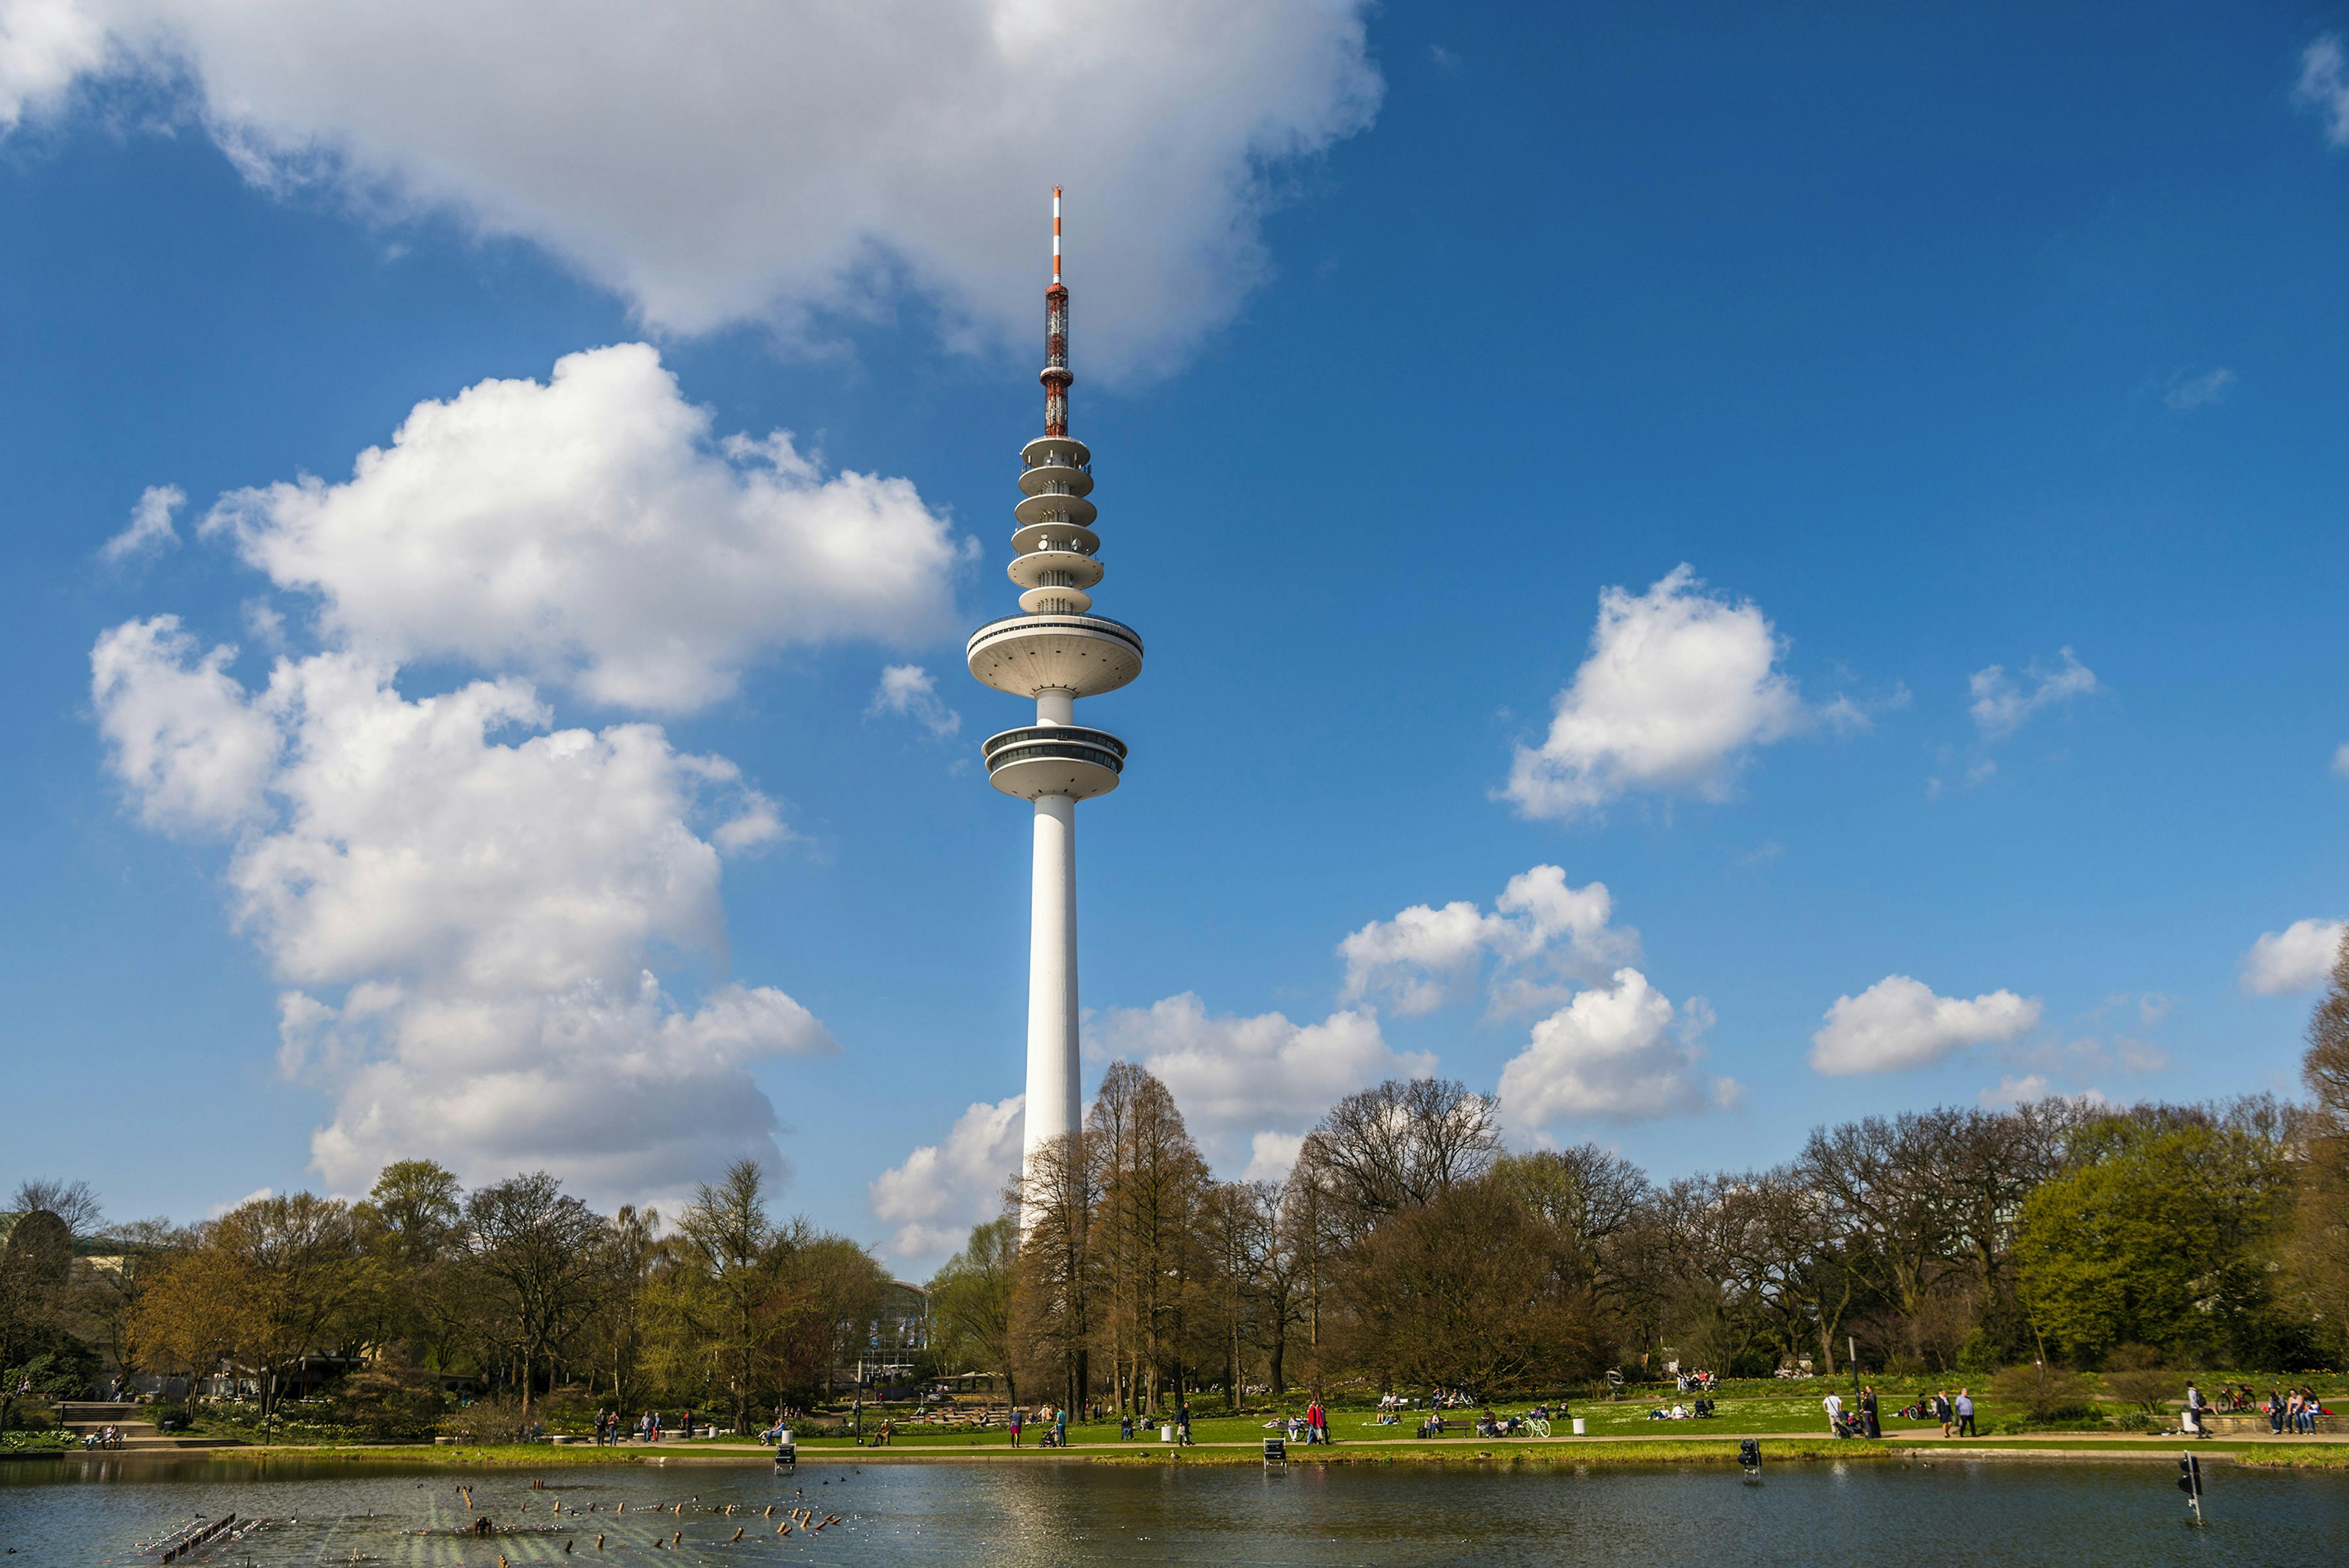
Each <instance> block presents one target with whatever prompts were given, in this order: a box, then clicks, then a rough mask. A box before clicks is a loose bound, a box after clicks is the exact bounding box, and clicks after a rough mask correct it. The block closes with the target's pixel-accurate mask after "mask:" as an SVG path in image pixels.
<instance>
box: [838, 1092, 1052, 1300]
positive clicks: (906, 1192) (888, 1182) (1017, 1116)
mask: <svg viewBox="0 0 2349 1568" xmlns="http://www.w3.org/2000/svg"><path fill="white" fill-rule="evenodd" d="M1027 1100H1028V1096H1025V1095H1014V1096H1011V1097H1010V1098H1009V1099H1008V1100H998V1101H997V1102H996V1103H995V1104H993V1105H988V1104H985V1103H984V1102H982V1103H980V1104H978V1105H974V1106H971V1107H970V1108H969V1109H968V1110H966V1111H964V1112H963V1114H962V1115H961V1116H957V1117H956V1118H955V1125H954V1127H953V1128H952V1129H951V1130H950V1131H949V1132H948V1133H947V1136H946V1139H945V1141H944V1142H942V1143H934V1144H924V1145H922V1146H921V1147H918V1148H916V1149H915V1150H914V1152H913V1153H912V1154H910V1155H907V1156H906V1157H905V1160H904V1162H903V1163H901V1164H898V1165H895V1166H892V1167H890V1168H888V1169H887V1170H885V1171H883V1172H882V1173H881V1175H880V1176H879V1177H877V1178H875V1179H874V1181H873V1184H872V1185H871V1187H869V1188H868V1189H866V1197H867V1199H868V1200H869V1201H870V1202H871V1204H872V1206H873V1212H874V1214H875V1215H876V1216H878V1217H879V1218H880V1219H881V1220H882V1221H883V1222H884V1223H885V1224H889V1225H894V1226H895V1227H896V1230H895V1231H894V1232H893V1233H892V1234H891V1236H890V1238H889V1240H888V1241H887V1243H886V1244H885V1245H886V1248H887V1251H889V1253H890V1255H891V1256H892V1257H894V1258H895V1259H896V1260H897V1261H898V1262H900V1263H905V1264H916V1263H925V1262H926V1263H936V1262H937V1261H938V1260H939V1259H941V1258H943V1257H944V1256H945V1255H946V1254H947V1253H949V1252H952V1251H955V1250H956V1249H957V1248H958V1247H960V1246H961V1245H962V1244H963V1241H965V1240H966V1239H967V1238H968V1236H969V1234H970V1230H971V1227H972V1226H974V1225H977V1224H979V1223H980V1222H982V1221H984V1220H992V1219H993V1218H995V1216H996V1215H997V1214H998V1213H999V1212H1000V1211H1001V1210H1002V1207H1003V1202H1002V1195H1003V1189H1005V1188H1006V1187H1009V1185H1011V1183H1012V1182H1013V1181H1014V1180H1015V1179H1017V1178H1018V1177H1019V1157H1020V1138H1021V1137H1022V1129H1023V1127H1024V1125H1025V1121H1026V1117H1025V1110H1026V1106H1027Z"/></svg>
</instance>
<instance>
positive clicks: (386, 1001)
mask: <svg viewBox="0 0 2349 1568" xmlns="http://www.w3.org/2000/svg"><path fill="white" fill-rule="evenodd" d="M230 657H231V654H230V650H228V649H209V650H206V649H202V648H200V647H199V646H198V645H197V644H196V643H195V642H194V640H193V639H190V638H189V637H187V636H186V635H185V634H184V633H182V632H181V631H180V630H179V628H177V626H176V624H175V623H173V622H172V621H171V619H170V618H158V619H155V620H150V621H133V622H129V623H128V624H126V625H123V626H120V627H118V628H115V629H114V630H112V631H109V632H108V633H107V634H106V635H105V636H104V637H102V638H100V639H99V640H98V646H97V648H96V649H95V650H94V652H93V654H92V659H91V662H92V672H93V673H92V696H93V700H94V702H95V704H96V707H97V711H98V722H99V725H100V728H101V731H102V732H103V733H104V734H105V736H106V738H107V740H108V742H109V765H110V766H111V768H112V770H113V772H114V773H115V774H116V776H117V777H118V778H119V780H120V781H121V782H122V784H124V785H125V786H126V788H127V790H128V792H129V795H130V797H131V799H132V801H133V802H134V803H135V804H136V805H137V806H138V809H139V810H140V814H141V815H142V816H144V817H145V818H146V819H147V820H148V821H150V823H153V824H154V825H155V826H159V827H162V828H164V829H166V830H171V831H179V832H194V833H202V832H206V831H211V832H233V833H234V835H235V838H234V849H233V855H232V857H231V860H230V866H229V877H228V879H229V884H230V886H231V888H233V893H234V898H235V905H236V915H237V919H238V922H239V924H240V925H241V926H242V927H243V929H245V930H247V931H248V932H249V933H250V934H251V935H252V936H253V938H254V940H255V941H256V942H257V943H258V944H259V945H260V947H261V949H262V950H263V952H264V954H265V955H266V956H267V958H268V960H269V961H270V964H271V966H272V968H273V969H274V971H275V972H276V973H277V975H278V976H279V978H280V979H281V980H283V981H285V982H286V983H287V984H288V986H289V987H290V989H289V990H288V991H287V992H285V994H284V995H283V996H282V997H281V998H280V1005H279V1014H280V1022H281V1048H280V1054H279V1061H280V1064H281V1066H282V1067H283V1068H284V1070H285V1072H286V1073H287V1075H289V1076H293V1077H296V1078H302V1079H305V1080H310V1081H316V1082H319V1083H322V1084H323V1085H326V1086H327V1087H328V1088H329V1089H330V1090H331V1092H333V1093H334V1094H335V1096H336V1114H335V1118H334V1120H333V1122H332V1124H331V1125H329V1126H327V1127H323V1128H321V1129H320V1130H319V1131H318V1132H317V1133H316V1136H315V1137H314V1139H313V1143H312V1154H313V1158H314V1160H315V1163H316V1167H317V1168H318V1170H319V1172H320V1174H321V1175H322V1176H324V1177H325V1178H326V1181H327V1182H328V1184H329V1185H330V1186H331V1187H333V1188H335V1189H340V1190H344V1191H350V1190H356V1189H362V1188H364V1187H365V1186H366V1185H367V1182H368V1181H369V1180H370V1179H372V1177H373V1176H374V1174H375V1172H376V1170H377V1169H378V1168H379V1167H380V1166H381V1165H382V1164H383V1163H384V1162H385V1161H386V1160H388V1159H394V1158H409V1157H417V1156H425V1157H430V1158H438V1159H440V1160H442V1161H444V1162H445V1163H447V1164H449V1165H450V1167H452V1168H455V1169H456V1170H457V1171H458V1172H459V1173H460V1175H461V1176H464V1177H467V1178H469V1179H480V1178H485V1177H495V1176H501V1175H508V1174H511V1173H512V1171H513V1170H515V1169H516V1168H529V1167H533V1166H544V1167H546V1168H550V1169H552V1170H554V1171H556V1172H557V1173H558V1174H561V1175H563V1176H564V1177H566V1178H567V1179H572V1180H574V1181H576V1182H578V1183H579V1184H581V1185H582V1186H583V1187H584V1188H585V1189H587V1190H588V1191H590V1192H592V1193H595V1194H596V1195H599V1196H603V1197H619V1198H645V1197H652V1196H659V1195H664V1194H674V1193H676V1192H678V1191H681V1190H683V1189H686V1188H688V1186H689V1185H690V1184H691V1182H692V1181H694V1180H695V1179H700V1178H705V1177H707V1176H708V1175H709V1173H710V1171H711V1169H712V1168H713V1167H714V1166H716V1165H721V1164H723V1163H724V1161H725V1160H726V1159H727V1158H732V1157H734V1156H736V1155H739V1154H743V1153H750V1154H753V1155H756V1156H758V1157H760V1158H762V1159H765V1160H767V1161H770V1162H771V1161H772V1160H773V1159H774V1158H775V1148H774V1143H773V1134H774V1127H775V1117H774V1111H773V1108H772V1107H771V1105H770V1104H769V1103H768V1101H767V1098H766V1096H764V1095H763V1094H762V1093H761V1091H760V1090H759V1088H758V1086H757V1085H755V1084H754V1083H753V1082H752V1081H751V1079H750V1072H749V1069H750V1064H753V1063H754V1062H757V1061H759V1060H761V1059H763V1058H767V1057H771V1056H776V1055H780V1054H796V1053H806V1052H814V1051H823V1050H827V1049H830V1047H831V1041H830V1039H829V1037H828V1036H827V1035H826V1033H824V1030H823V1026H822V1025H821V1024H819V1023H817V1022H816V1021H815V1020H814V1019H813V1018H812V1016H810V1015H809V1013H808V1012H807V1011H806V1009H804V1008H802V1006H801V1005H800V1004H799V1003H798V1002H794V1001H792V999H791V998H790V997H788V996H786V995H784V994H783V993H782V992H779V991H775V990H771V989H768V988H763V987H761V988H756V989H752V988H748V987H744V986H741V985H738V984H722V985H719V986H718V987H716V988H715V989H713V990H712V991H711V992H709V994H708V995H707V996H706V997H705V998H704V999H703V1000H702V1001H701V1002H700V1004H699V1005H698V1006H696V1007H690V1008H688V1007H685V1006H681V1005H679V1004H678V1003H677V1002H673V1001H672V1000H671V999H670V998H669V997H668V996H667V994H666V993H665V992H664V991H663V990H662V987H661V985H660V982H659V981H658V980H657V978H656V977H655V975H654V974H653V973H652V971H651V969H650V967H649V966H650V965H651V964H652V963H653V962H654V961H655V959H656V956H657V955H658V954H660V953H663V952H668V951H674V950H699V951H703V952H708V953H711V954H713V955H715V956H718V957H720V958H722V956H723V946H724V920H723V915H722V912H721V910H720V908H719V898H718V887H719V867H720V858H719V849H718V847H717V846H715V845H713V844H712V843H711V842H710V841H709V840H708V839H705V838H703V837H702V836H700V833H699V832H698V831H697V824H702V823H707V824H709V825H710V828H709V830H710V832H711V834H712V836H713V837H715V838H717V839H718V840H719V842H722V843H728V844H731V845H733V846H737V847H740V848H750V847H753V846H755V845H756V844H757V843H759V842H760V841H761V840H762V839H764V838H768V837H771V836H774V834H775V833H776V832H777V831H780V829H779V826H778V825H777V824H776V821H775V816H774V813H773V811H772V808H771V806H770V805H769V804H768V803H767V802H766V801H764V800H763V799H762V798H761V797H760V796H759V795H758V794H757V793H756V792H755V791H752V790H750V789H748V788H747V787H745V786H744V784H742V782H741V780H740V777H739V775H738V774H737V772H736V770H735V768H734V767H733V765H732V764H731V763H727V762H725V761H724V760H723V759H720V758H715V757H702V756H694V755H689V754H687V753H679V752H678V751H676V750H674V749H673V748H672V747H671V746H670V745H669V743H668V742H667V737H666V736H664V735H663V734H662V732H660V731H659V730H658V729H657V728H654V727H652V726H650V725H643V724H623V725H616V726H614V727H612V728H609V729H606V730H604V731H602V732H588V731H585V730H550V729H548V724H549V720H550V716H549V714H548V713H547V711H546V710H545V709H544V708H543V706H542V705H541V703H540V702H539V701H538V699H537V697H536V694H535V693H534V692H533V691H532V689H531V688H530V687H529V686H527V685H526V684H524V683H523V682H521V681H519V680H511V679H509V680H496V681H487V680H484V681H476V682H474V683H472V684H471V685H468V686H465V687H463V688H461V689H460V690H458V691H453V692H450V693H448V694H446V695H443V696H439V697H431V698H426V699H421V700H418V701H410V700H409V699H407V698H405V697H403V696H401V695H400V694H399V692H398V691H397V690H395V688H394V687H393V685H392V672H391V670H389V669H388V667H387V666H385V665H382V664H379V663H376V662H373V661H370V660H369V659H366V658H364V657H362V656H360V655H357V654H355V653H350V652H345V651H330V652H326V653H321V654H317V655H315V656H313V657H310V658H308V659H290V658H289V659H280V660H279V661H278V662H277V664H276V666H275V668H274V670H273V671H272V673H271V676H270V680H269V683H268V686H267V688H266V689H265V690H264V691H246V690H244V689H243V688H242V687H240V686H239V685H237V684H236V682H235V681H234V680H233V679H231V677H230V676H229V675H228V673H227V666H228V663H229V660H230Z"/></svg>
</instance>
